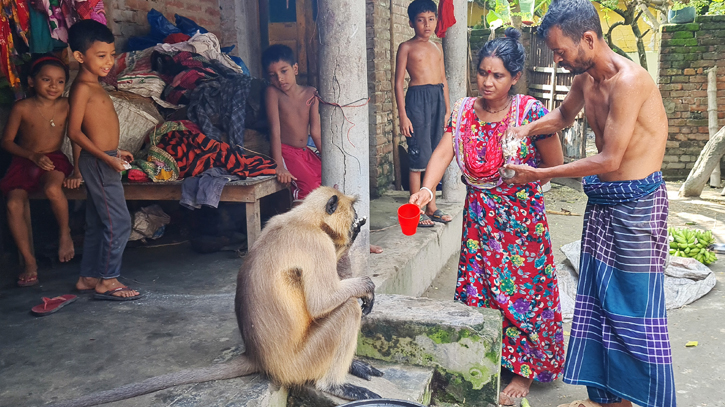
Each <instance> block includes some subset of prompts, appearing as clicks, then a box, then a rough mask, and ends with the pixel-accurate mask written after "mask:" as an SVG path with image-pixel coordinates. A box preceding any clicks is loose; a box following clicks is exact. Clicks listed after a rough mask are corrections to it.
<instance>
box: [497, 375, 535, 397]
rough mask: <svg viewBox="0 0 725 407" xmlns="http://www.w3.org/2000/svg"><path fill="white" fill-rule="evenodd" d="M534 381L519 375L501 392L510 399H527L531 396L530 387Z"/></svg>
mask: <svg viewBox="0 0 725 407" xmlns="http://www.w3.org/2000/svg"><path fill="white" fill-rule="evenodd" d="M532 381H533V379H527V378H525V377H522V376H519V375H517V374H515V375H514V377H513V378H512V379H511V383H509V385H508V386H506V388H505V389H503V391H502V392H501V393H502V394H503V395H506V396H508V397H509V398H511V399H513V398H518V397H526V396H527V395H528V394H529V387H531V382H532Z"/></svg>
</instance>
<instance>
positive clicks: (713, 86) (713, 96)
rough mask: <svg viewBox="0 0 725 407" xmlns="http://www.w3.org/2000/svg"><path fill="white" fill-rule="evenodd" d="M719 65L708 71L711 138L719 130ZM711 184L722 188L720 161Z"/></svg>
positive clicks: (709, 130)
mask: <svg viewBox="0 0 725 407" xmlns="http://www.w3.org/2000/svg"><path fill="white" fill-rule="evenodd" d="M716 72H717V66H715V67H712V68H710V69H709V70H708V71H707V120H708V123H707V128H708V133H709V138H712V136H714V135H715V133H717V131H718V125H717V124H718V123H717V76H716V75H715V74H716ZM710 186H711V187H713V188H720V163H719V162H718V165H716V166H715V169H714V170H713V171H712V174H711V175H710Z"/></svg>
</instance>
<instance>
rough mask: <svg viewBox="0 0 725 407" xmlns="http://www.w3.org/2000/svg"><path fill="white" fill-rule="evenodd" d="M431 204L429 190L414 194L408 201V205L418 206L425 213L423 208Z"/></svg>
mask: <svg viewBox="0 0 725 407" xmlns="http://www.w3.org/2000/svg"><path fill="white" fill-rule="evenodd" d="M428 202H430V192H428V191H427V190H424V189H421V190H420V191H418V192H416V193H414V194H413V195H411V196H410V199H409V200H408V203H412V204H413V205H417V206H418V207H419V208H421V209H420V211H421V213H423V207H424V206H426V205H427V204H428Z"/></svg>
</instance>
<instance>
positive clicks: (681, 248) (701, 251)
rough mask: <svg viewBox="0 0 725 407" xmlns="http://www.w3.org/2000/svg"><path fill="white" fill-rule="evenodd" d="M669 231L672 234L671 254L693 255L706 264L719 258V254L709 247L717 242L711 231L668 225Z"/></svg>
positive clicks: (678, 255) (679, 255) (692, 256)
mask: <svg viewBox="0 0 725 407" xmlns="http://www.w3.org/2000/svg"><path fill="white" fill-rule="evenodd" d="M667 233H668V234H669V236H670V239H669V240H670V254H671V255H673V256H677V257H691V258H694V259H695V260H697V261H699V262H700V263H702V264H704V265H706V266H707V265H709V264H710V263H712V262H714V261H715V260H717V255H716V254H715V253H714V252H713V251H711V250H710V249H709V247H710V245H712V244H713V243H715V238H714V237H713V236H712V232H711V231H709V230H708V231H707V232H705V231H702V230H692V229H679V228H673V227H668V228H667Z"/></svg>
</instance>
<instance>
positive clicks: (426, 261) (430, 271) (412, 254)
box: [368, 191, 463, 297]
mask: <svg viewBox="0 0 725 407" xmlns="http://www.w3.org/2000/svg"><path fill="white" fill-rule="evenodd" d="M439 197H440V196H439ZM409 198H410V195H409V193H408V192H406V191H389V192H386V193H385V194H384V195H383V196H381V197H380V198H377V199H375V200H373V201H371V204H370V218H371V221H370V243H371V244H374V245H378V246H381V247H382V248H383V253H381V254H374V255H370V257H369V270H370V272H369V274H368V275H369V276H370V277H371V278H372V279H373V282H375V287H376V288H375V292H376V293H383V294H402V295H409V296H413V297H417V296H419V295H421V294H423V292H425V290H426V289H427V288H428V286H430V284H431V283H432V282H433V280H434V279H435V277H436V275H438V272H439V271H440V270H441V269H442V268H443V266H445V264H446V262H447V261H448V259H450V257H451V256H457V255H458V252H459V250H460V248H461V247H460V246H461V231H462V227H463V203H462V202H445V201H442V200H440V202H437V205H438V208H439V209H440V210H442V211H443V212H444V213H447V214H450V215H451V216H452V217H453V220H452V221H451V222H449V223H447V224H442V223H437V222H436V223H435V226H433V227H432V228H421V227H419V228H418V230H417V231H416V233H415V235H413V236H405V235H403V233H402V232H401V230H400V225H399V224H398V207H399V206H400V205H403V204H405V203H408V199H409Z"/></svg>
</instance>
